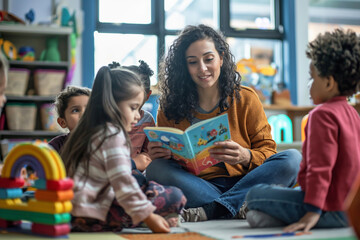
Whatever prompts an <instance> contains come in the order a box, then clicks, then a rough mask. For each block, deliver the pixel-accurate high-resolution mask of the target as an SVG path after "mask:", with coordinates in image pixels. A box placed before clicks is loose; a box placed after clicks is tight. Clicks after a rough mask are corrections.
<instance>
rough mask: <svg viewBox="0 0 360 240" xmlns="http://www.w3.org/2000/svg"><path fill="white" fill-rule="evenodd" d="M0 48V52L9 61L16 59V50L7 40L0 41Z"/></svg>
mask: <svg viewBox="0 0 360 240" xmlns="http://www.w3.org/2000/svg"><path fill="white" fill-rule="evenodd" d="M0 47H1V51H2V52H3V53H4V55H5V56H6V57H7V58H8V59H9V60H16V59H17V49H16V47H15V45H14V44H13V43H12V42H10V41H8V40H4V39H0Z"/></svg>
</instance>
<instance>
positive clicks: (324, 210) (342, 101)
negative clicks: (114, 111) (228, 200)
mask: <svg viewBox="0 0 360 240" xmlns="http://www.w3.org/2000/svg"><path fill="white" fill-rule="evenodd" d="M306 55H307V57H308V58H310V59H311V63H310V75H311V80H310V84H309V86H310V95H311V98H312V100H313V102H314V104H316V105H318V106H317V107H316V108H314V109H313V110H312V111H311V112H310V113H309V118H308V122H307V125H306V127H305V136H306V137H305V141H304V143H303V147H302V154H303V160H302V161H301V164H300V171H299V174H298V182H299V185H300V187H301V190H300V189H289V188H281V187H277V186H269V185H265V184H262V185H257V186H255V187H253V188H252V189H250V191H249V192H248V194H247V196H246V201H247V203H248V206H247V207H248V209H249V210H250V211H249V212H248V213H247V215H246V218H247V221H248V222H249V224H250V226H251V227H276V226H285V225H288V226H287V227H286V228H284V231H285V232H294V231H298V230H304V232H308V231H309V230H310V229H311V228H313V227H315V228H339V227H347V226H348V219H347V216H346V214H345V212H344V209H343V204H344V201H345V198H346V196H347V195H348V193H349V191H350V188H351V186H352V184H353V182H354V181H355V178H356V176H357V174H358V173H359V172H360V148H359V146H360V116H359V114H358V113H357V111H356V110H355V109H354V108H353V107H352V106H350V105H349V104H348V102H347V99H346V98H347V97H348V96H351V95H352V94H354V93H356V91H358V90H359V87H360V64H359V63H360V38H359V37H358V36H357V35H356V33H355V32H353V31H350V30H349V31H347V32H344V31H342V30H339V29H337V30H335V31H334V32H332V33H329V32H326V33H325V34H323V35H319V36H318V37H317V38H316V39H315V40H314V41H312V42H311V43H310V44H309V46H308V50H307V51H306Z"/></svg>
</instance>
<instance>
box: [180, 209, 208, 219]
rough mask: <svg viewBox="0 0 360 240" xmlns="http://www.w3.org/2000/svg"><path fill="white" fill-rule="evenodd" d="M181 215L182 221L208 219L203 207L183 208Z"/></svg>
mask: <svg viewBox="0 0 360 240" xmlns="http://www.w3.org/2000/svg"><path fill="white" fill-rule="evenodd" d="M180 216H181V222H202V221H206V220H208V219H207V216H206V213H205V211H204V208H202V207H197V208H188V209H183V211H182V213H181V215H180Z"/></svg>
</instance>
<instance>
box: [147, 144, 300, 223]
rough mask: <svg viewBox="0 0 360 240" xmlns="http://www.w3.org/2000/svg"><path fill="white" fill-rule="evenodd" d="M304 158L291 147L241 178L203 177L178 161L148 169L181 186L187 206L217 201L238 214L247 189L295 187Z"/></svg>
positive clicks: (157, 177) (157, 162) (154, 176)
mask: <svg viewBox="0 0 360 240" xmlns="http://www.w3.org/2000/svg"><path fill="white" fill-rule="evenodd" d="M300 161H301V154H300V153H299V151H297V150H294V149H291V150H286V151H283V152H280V153H277V154H274V155H272V156H271V157H269V158H268V159H266V161H265V162H264V163H263V164H262V165H261V166H259V167H257V168H255V169H254V170H252V171H251V172H249V173H248V174H246V175H245V176H242V177H231V178H229V177H219V178H214V179H211V180H204V179H201V178H199V177H197V176H195V175H193V174H191V173H189V172H187V171H186V170H185V169H183V168H182V167H181V166H180V165H179V164H178V163H177V162H176V161H175V160H166V159H156V160H154V161H152V163H151V164H150V165H149V166H148V167H147V169H146V177H147V179H148V180H152V181H156V182H158V183H160V184H163V185H168V186H175V187H178V188H180V189H181V190H182V191H183V193H184V194H185V196H186V198H187V204H186V206H185V208H193V207H201V206H203V205H205V204H208V203H212V202H214V201H215V202H217V203H219V204H221V205H222V206H224V207H226V209H227V210H228V211H229V212H230V214H231V216H229V217H233V216H235V215H236V214H237V213H238V212H239V210H240V207H241V206H242V204H243V202H244V200H245V195H246V193H247V192H248V190H249V189H250V188H251V187H253V186H255V185H257V184H259V183H269V184H281V185H284V186H289V187H291V186H293V185H294V184H295V183H296V177H297V173H298V171H299V165H300Z"/></svg>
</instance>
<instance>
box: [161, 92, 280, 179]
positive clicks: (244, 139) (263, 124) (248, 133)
mask: <svg viewBox="0 0 360 240" xmlns="http://www.w3.org/2000/svg"><path fill="white" fill-rule="evenodd" d="M240 96H241V99H240V101H239V102H236V100H235V101H234V103H233V105H232V106H231V107H230V108H229V109H228V110H227V111H226V112H224V113H222V114H225V113H227V114H228V117H229V125H230V133H231V139H232V140H233V141H234V142H237V143H239V144H240V145H241V146H242V147H244V148H248V149H249V150H250V151H251V154H252V158H251V161H250V165H249V167H248V168H244V167H243V166H242V165H241V164H237V165H229V164H227V163H225V166H226V169H224V168H221V167H217V166H213V167H210V168H207V169H205V170H203V171H202V172H201V173H200V174H199V177H201V178H203V179H206V180H208V179H211V178H215V177H233V176H241V175H245V174H246V173H248V172H249V171H251V170H253V169H255V168H256V167H258V166H260V165H261V164H263V163H264V161H265V160H266V159H267V158H268V157H270V156H271V155H273V154H275V153H276V143H275V141H274V140H273V139H272V136H271V129H270V125H269V123H268V121H267V117H266V115H265V112H264V109H263V106H262V104H261V102H260V100H259V97H258V96H257V94H256V93H255V91H254V90H253V89H251V88H249V87H244V86H242V87H241V91H240ZM218 112H219V108H217V109H215V110H214V111H212V112H211V113H207V114H203V113H198V112H197V113H196V114H195V117H196V118H198V119H208V118H212V117H215V116H217V113H218ZM157 126H160V127H174V128H178V129H181V130H185V129H186V128H187V127H189V126H190V122H189V121H188V120H182V121H181V122H180V123H178V124H175V121H174V120H168V119H167V118H166V117H165V114H164V112H163V111H162V110H160V109H159V111H158V114H157Z"/></svg>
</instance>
